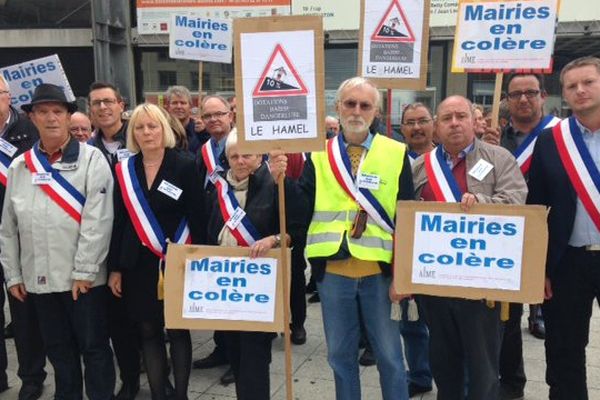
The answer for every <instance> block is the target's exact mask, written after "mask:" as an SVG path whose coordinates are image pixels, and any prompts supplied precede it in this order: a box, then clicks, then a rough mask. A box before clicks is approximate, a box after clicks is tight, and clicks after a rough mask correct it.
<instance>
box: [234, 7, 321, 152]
mask: <svg viewBox="0 0 600 400" xmlns="http://www.w3.org/2000/svg"><path fill="white" fill-rule="evenodd" d="M234 31H235V39H234V40H235V51H236V53H235V74H236V75H235V90H236V97H237V98H238V99H241V101H240V100H238V112H237V127H238V135H239V136H238V146H239V147H240V151H243V152H246V153H257V154H258V153H265V152H267V151H269V150H272V149H282V150H285V151H288V152H292V153H298V152H309V151H319V150H323V149H324V147H325V133H324V127H323V121H324V120H325V114H324V97H325V96H324V91H323V87H324V66H323V24H322V19H321V17H314V16H307V17H305V16H297V17H272V18H251V19H236V20H235V21H234Z"/></svg>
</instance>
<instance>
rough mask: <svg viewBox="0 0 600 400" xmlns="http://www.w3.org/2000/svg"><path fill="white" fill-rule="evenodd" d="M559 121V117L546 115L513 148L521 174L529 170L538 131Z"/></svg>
mask: <svg viewBox="0 0 600 400" xmlns="http://www.w3.org/2000/svg"><path fill="white" fill-rule="evenodd" d="M559 122H560V118H557V117H555V116H554V115H546V116H545V117H544V118H542V120H541V121H540V122H539V123H538V124H537V126H536V127H535V128H533V130H532V131H531V133H529V135H527V137H526V138H525V140H524V141H523V143H521V145H520V146H519V147H518V148H517V149H516V150H515V152H514V156H515V158H516V159H517V164H519V168H521V172H522V173H523V175H527V172H529V166H530V165H531V155H532V154H533V147H534V146H535V142H537V138H538V136H540V133H542V131H543V130H544V129H546V128H552V127H553V126H555V125H556V124H558V123H559Z"/></svg>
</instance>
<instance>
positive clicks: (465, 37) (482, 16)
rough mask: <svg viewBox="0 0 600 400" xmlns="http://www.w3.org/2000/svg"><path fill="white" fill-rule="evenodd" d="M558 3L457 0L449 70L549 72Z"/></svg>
mask: <svg viewBox="0 0 600 400" xmlns="http://www.w3.org/2000/svg"><path fill="white" fill-rule="evenodd" d="M558 6H559V0H521V1H502V0H487V1H473V0H461V1H460V2H459V5H458V16H457V22H456V31H455V36H454V51H453V55H452V72H465V71H470V70H474V69H476V70H478V71H479V70H486V71H488V72H507V71H514V70H521V69H525V70H540V71H539V72H542V71H544V72H551V71H552V51H553V48H554V38H555V29H556V20H557V12H558Z"/></svg>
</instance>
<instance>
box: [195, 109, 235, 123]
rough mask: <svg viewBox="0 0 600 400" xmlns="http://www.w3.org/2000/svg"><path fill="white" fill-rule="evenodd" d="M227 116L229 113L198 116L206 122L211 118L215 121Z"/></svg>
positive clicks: (222, 112)
mask: <svg viewBox="0 0 600 400" xmlns="http://www.w3.org/2000/svg"><path fill="white" fill-rule="evenodd" d="M228 114H229V111H217V112H214V113H208V114H202V115H201V116H200V118H202V119H203V120H205V121H208V120H211V119H213V118H215V119H219V118H222V117H224V116H226V115H228Z"/></svg>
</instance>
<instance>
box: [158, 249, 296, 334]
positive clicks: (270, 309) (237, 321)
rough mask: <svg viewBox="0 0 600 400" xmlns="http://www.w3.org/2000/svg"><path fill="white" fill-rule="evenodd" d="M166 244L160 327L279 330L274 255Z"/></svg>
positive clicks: (280, 302) (280, 303) (279, 282)
mask: <svg viewBox="0 0 600 400" xmlns="http://www.w3.org/2000/svg"><path fill="white" fill-rule="evenodd" d="M249 252H250V250H249V249H248V248H240V247H218V246H192V245H177V244H169V247H168V250H167V264H166V268H165V271H166V274H165V323H166V326H167V327H169V328H176V329H218V330H242V331H263V332H282V331H283V330H284V326H283V321H284V318H283V308H284V304H286V303H285V302H284V295H283V293H284V288H283V274H282V273H281V271H280V269H279V268H280V265H281V262H280V251H279V250H271V251H269V253H268V254H267V256H266V257H264V258H256V259H251V258H250V257H248V254H249Z"/></svg>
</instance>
